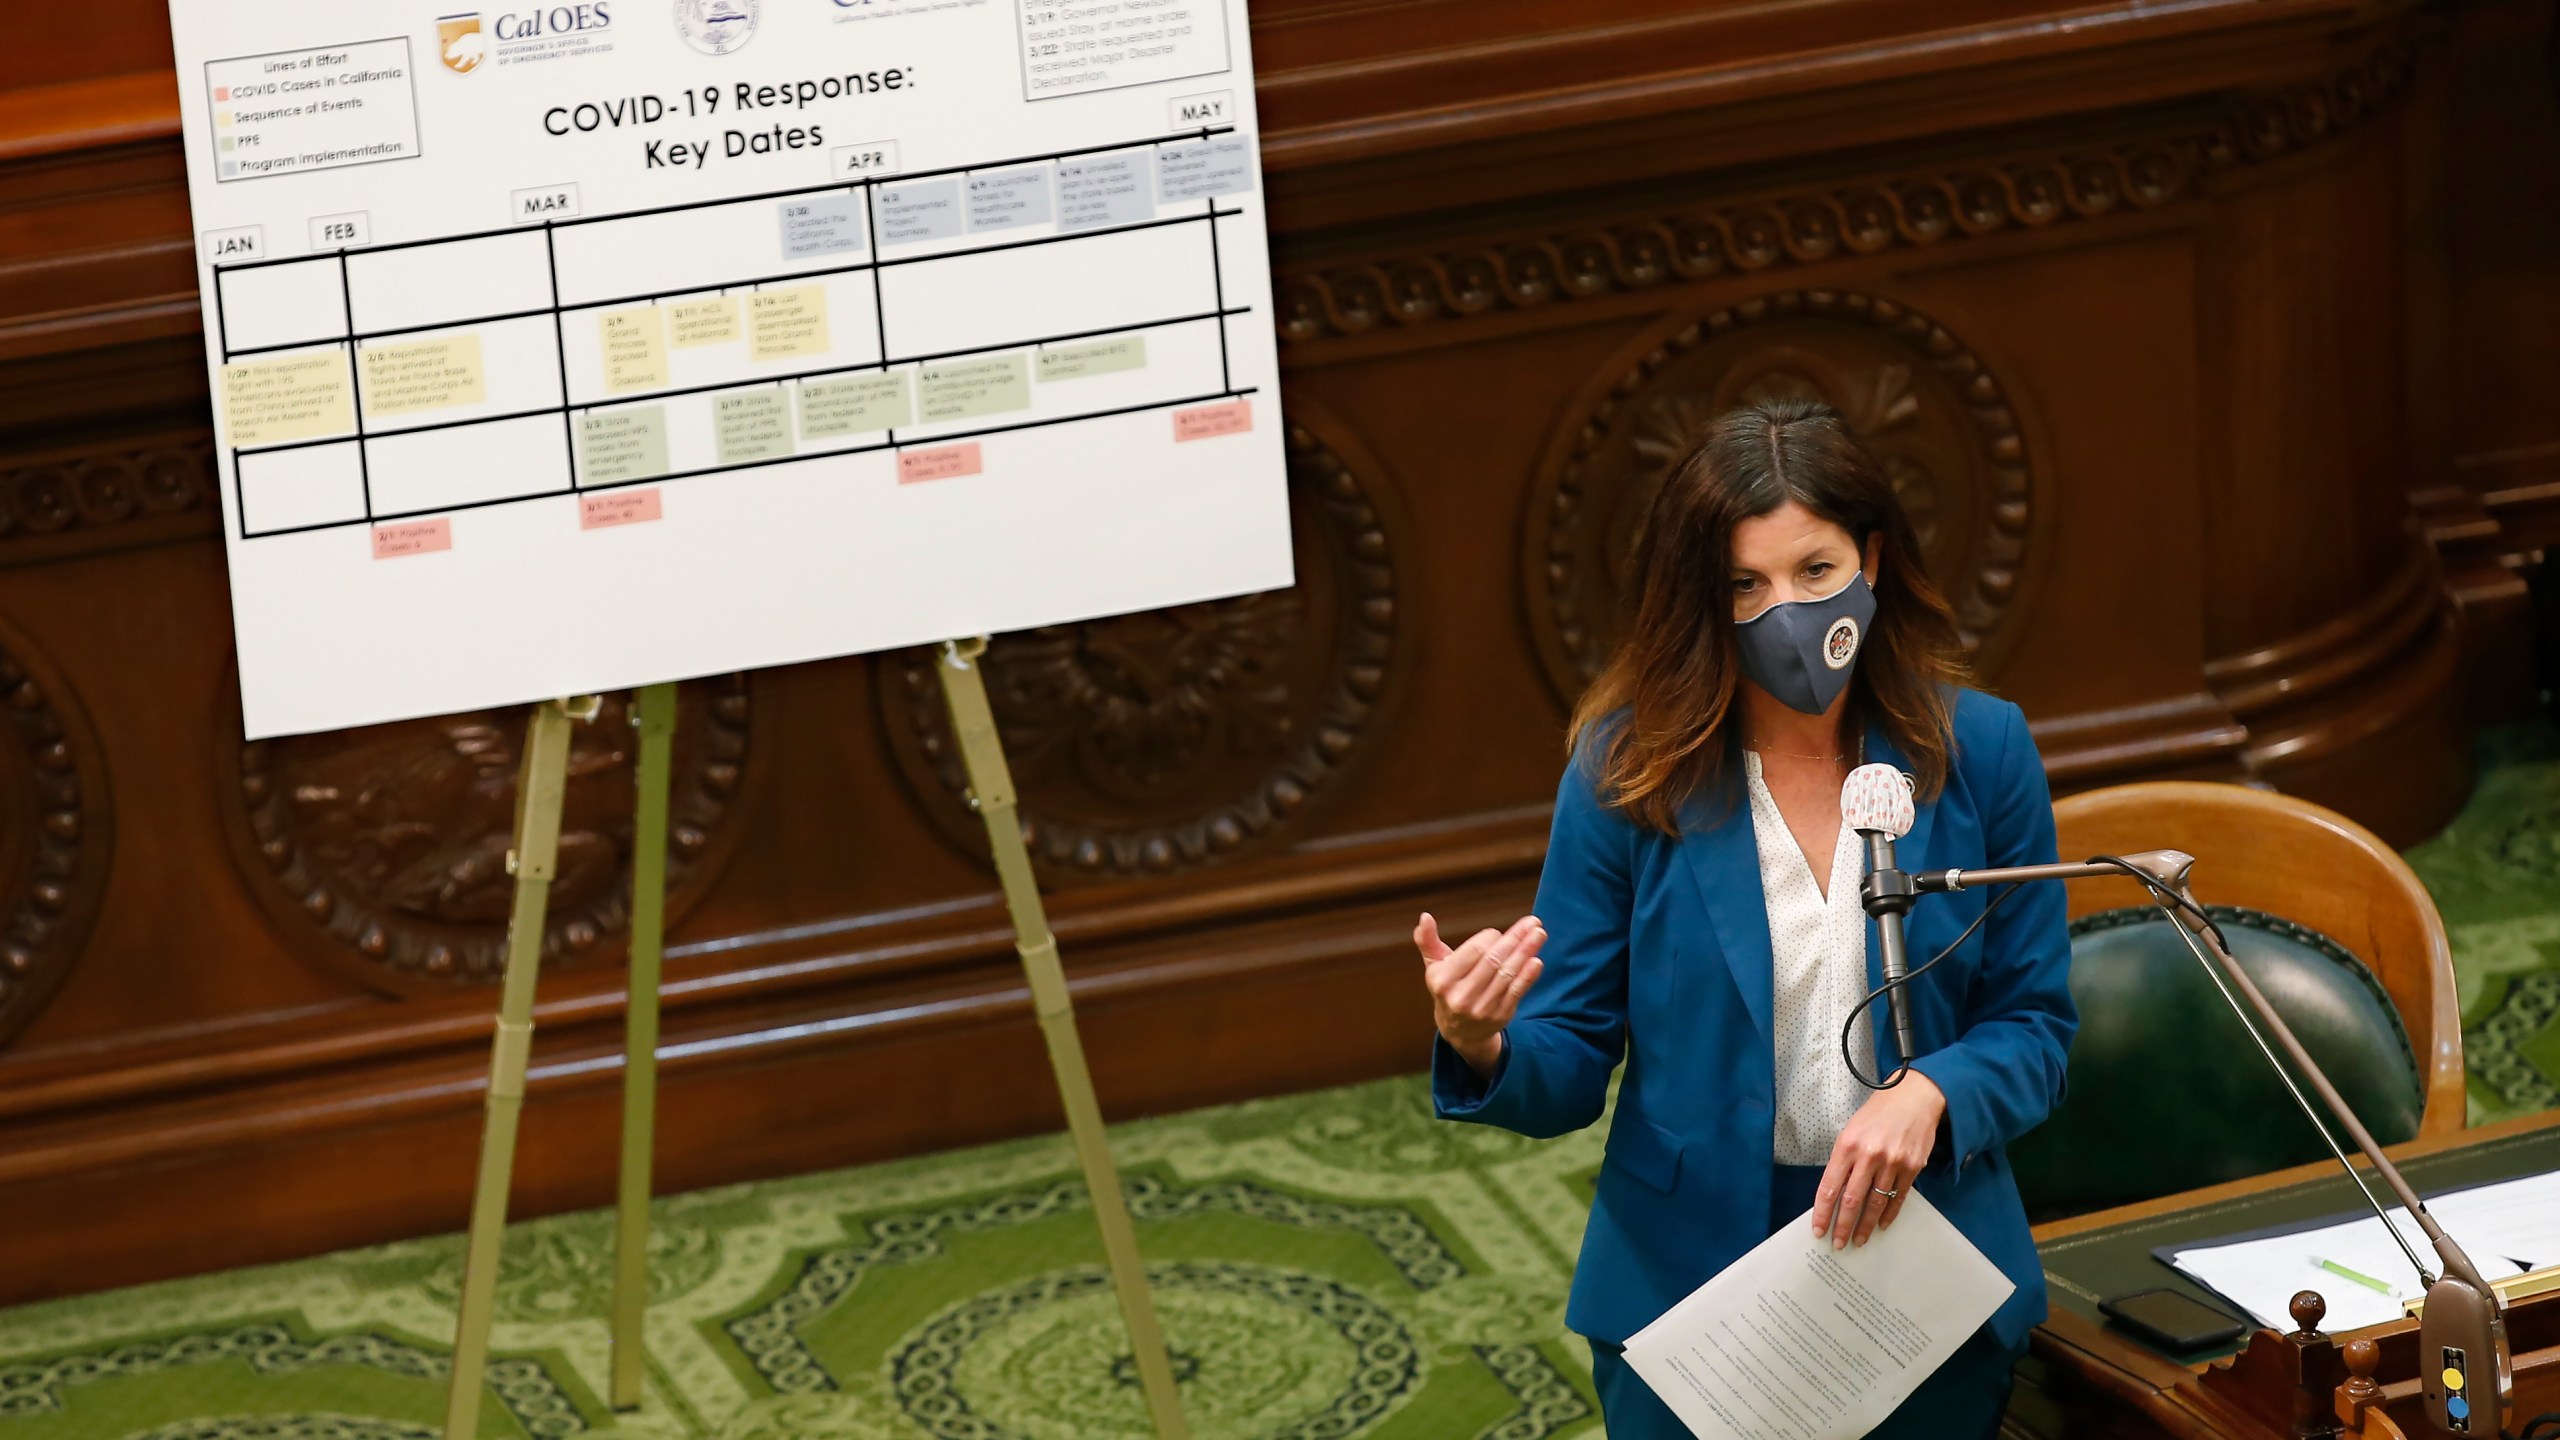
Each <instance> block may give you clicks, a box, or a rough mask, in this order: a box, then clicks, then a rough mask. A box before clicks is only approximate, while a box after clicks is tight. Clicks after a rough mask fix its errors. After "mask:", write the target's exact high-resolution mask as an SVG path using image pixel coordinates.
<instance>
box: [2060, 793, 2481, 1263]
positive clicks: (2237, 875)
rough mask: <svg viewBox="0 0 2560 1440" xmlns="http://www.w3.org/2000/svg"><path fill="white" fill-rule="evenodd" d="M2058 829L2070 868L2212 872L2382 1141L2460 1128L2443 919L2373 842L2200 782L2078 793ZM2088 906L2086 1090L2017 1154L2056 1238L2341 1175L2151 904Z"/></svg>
mask: <svg viewBox="0 0 2560 1440" xmlns="http://www.w3.org/2000/svg"><path fill="white" fill-rule="evenodd" d="M2054 823H2055V828H2056V830H2057V831H2058V832H2059V837H2060V842H2061V849H2062V853H2063V854H2064V855H2065V856H2067V857H2072V858H2078V857H2082V856H2088V855H2101V854H2116V855H2122V854H2131V853H2133V852H2136V851H2141V850H2153V849H2169V850H2183V851H2185V852H2187V853H2188V854H2190V855H2193V856H2195V857H2196V865H2195V869H2194V872H2193V874H2192V876H2191V883H2192V885H2193V887H2194V890H2195V894H2196V898H2197V899H2198V900H2199V901H2201V902H2203V903H2204V904H2205V905H2206V907H2207V908H2208V909H2209V910H2210V911H2211V912H2212V913H2213V914H2214V915H2215V916H2216V921H2217V923H2218V924H2220V925H2221V927H2222V929H2223V933H2224V935H2225V936H2226V937H2227V938H2228V940H2229V941H2230V944H2231V947H2232V951H2233V954H2234V956H2235V958H2237V959H2238V960H2239V962H2240V963H2241V965H2242V966H2243V967H2244V968H2245V969H2247V970H2248V972H2249V974H2250V976H2251V978H2252V979H2254V980H2255V981H2256V982H2257V983H2258V985H2259V986H2260V988H2261V989H2263V990H2265V991H2266V993H2267V996H2268V998H2269V1000H2270V1001H2271V1002H2272V1003H2273V1004H2274V1005H2275V1006H2276V1008H2277V1011H2278V1012H2279V1013H2280V1014H2282V1015H2283V1016H2284V1017H2285V1019H2286V1021H2287V1022H2288V1023H2289V1024H2290V1025H2292V1027H2293V1028H2294V1030H2295V1032H2296V1033H2297V1034H2298V1035H2299V1036H2300V1037H2301V1039H2302V1041H2303V1043H2304V1046H2305V1048H2306V1049H2308V1050H2309V1051H2310V1053H2311V1055H2312V1058H2314V1059H2315V1060H2317V1061H2318V1062H2319V1063H2320V1065H2321V1068H2322V1069H2323V1070H2324V1071H2326V1072H2327V1073H2328V1075H2329V1078H2330V1080H2331V1081H2332V1082H2333V1083H2335V1084H2336V1085H2337V1087H2338V1089H2339V1091H2340V1092H2341V1094H2343V1095H2344V1097H2345V1098H2346V1100H2347V1102H2348V1104H2349V1105H2350V1106H2352V1107H2353V1108H2354V1109H2355V1111H2356V1113H2357V1115H2358V1116H2359V1117H2360V1118H2361V1119H2362V1120H2363V1121H2364V1122H2365V1124H2366V1126H2367V1127H2368V1128H2369V1129H2371V1130H2372V1131H2373V1132H2374V1135H2375V1137H2376V1138H2377V1139H2379V1140H2381V1141H2382V1142H2383V1143H2384V1144H2393V1143H2396V1142H2399V1141H2403V1140H2408V1139H2410V1138H2412V1137H2414V1136H2417V1135H2422V1134H2424V1135H2437V1134H2444V1133H2448V1132H2451V1131H2457V1130H2459V1129H2461V1128H2462V1125H2463V1119H2464V1114H2463V1111H2464V1099H2465V1096H2464V1083H2463V1071H2462V1035H2461V1028H2460V1021H2459V1017H2458V1007H2457V1005H2456V1002H2455V999H2454V991H2453V959H2452V949H2451V946H2450V945H2449V944H2448V943H2447V942H2446V939H2445V933H2444V922H2443V920H2442V918H2441V917H2439V916H2438V915H2437V914H2436V909H2435V904H2434V901H2433V900H2432V899H2430V898H2429V897H2428V895H2427V892H2426V887H2425V886H2424V885H2422V884H2420V883H2419V881H2418V877H2417V875H2416V874H2415V873H2414V872H2412V871H2411V870H2410V869H2409V867H2408V864H2407V863H2406V862H2405V861H2403V860H2402V859H2401V858H2400V857H2399V855H2398V853H2397V852H2395V851H2393V850H2392V849H2391V848H2390V847H2389V846H2387V845H2385V844H2383V843H2382V841H2381V840H2380V839H2378V838H2377V837H2375V836H2374V835H2373V834H2372V832H2370V831H2368V830H2366V829H2365V828H2364V827H2362V826H2360V825H2358V824H2356V823H2355V822H2354V821H2352V820H2349V819H2347V818H2346V817H2345V816H2343V815H2340V814H2338V813H2337V812H2335V811H2333V810H2328V809H2325V808H2323V807H2321V806H2319V805H2315V804H2312V803H2310V802H2308V801H2304V800H2299V799H2296V798H2293V797H2291V796H2286V795H2278V794H2275V793H2272V792H2270V791H2264V790H2256V789H2251V788H2248V787H2244V786H2239V785H2222V784H2204V783H2197V782H2192V781H2160V782H2150V783H2145V784H2140V785H2122V786H2116V787H2112V788H2110V789H2104V790H2093V791H2086V792H2083V793H2081V794H2077V795H2071V796H2067V797H2065V798H2064V799H2063V800H2061V801H2060V802H2059V803H2057V804H2056V805H2055V806H2054ZM2069 905H2070V914H2071V915H2072V917H2073V922H2072V974H2071V988H2072V994H2073V996H2074V998H2075V999H2076V1000H2077V1001H2078V1002H2079V1007H2080V1033H2079V1036H2078V1038H2077V1039H2076V1040H2075V1042H2074V1044H2073V1046H2072V1053H2071V1058H2070V1071H2069V1079H2068V1088H2067V1090H2066V1093H2065V1095H2064V1098H2063V1102H2062V1105H2061V1107H2060V1108H2059V1109H2058V1110H2057V1111H2056V1112H2055V1113H2054V1114H2053V1116H2052V1117H2051V1118H2049V1119H2048V1120H2047V1121H2046V1122H2045V1124H2044V1125H2043V1126H2041V1127H2039V1128H2038V1129H2037V1130H2035V1131H2033V1132H2030V1133H2029V1134H2028V1135H2026V1136H2024V1137H2022V1138H2021V1139H2020V1140H2019V1141H2018V1142H2017V1143H2016V1144H2014V1145H2012V1146H2010V1147H2009V1154H2010V1159H2011V1161H2012V1162H2013V1163H2014V1165H2015V1166H2016V1169H2017V1174H2018V1181H2019V1188H2020V1189H2021V1191H2022V1192H2023V1193H2024V1195H2025V1197H2026V1201H2027V1208H2028V1213H2029V1214H2030V1215H2032V1216H2033V1217H2034V1218H2036V1219H2037V1220H2039V1221H2042V1220H2051V1219H2057V1218H2060V1217H2062V1216H2065V1215H2071V1214H2079V1213H2083V1212H2086V1211H2090V1210H2097V1209H2104V1208H2107V1207H2111V1206H2116V1205H2124V1204H2131V1203H2134V1202H2136V1201H2142V1200H2148V1199H2152V1198H2155V1197H2158V1196H2162V1195H2169V1194H2174V1193H2177V1192H2179V1191H2183V1190H2190V1189H2194V1188H2196V1187H2198V1186H2203V1185H2211V1184H2217V1183H2220V1182H2223V1181H2228V1180H2236V1179H2241V1178H2243V1177H2246V1176H2250V1175H2257V1174H2263V1173H2265V1172H2267V1171H2270V1170H2277V1169H2282V1168H2284V1167H2286V1166H2289V1165H2296V1164H2301V1163H2304V1162H2309V1161H2321V1160H2326V1159H2328V1158H2329V1152H2328V1148H2327V1146H2325V1145H2324V1144H2323V1143H2322V1142H2321V1139H2320V1137H2319V1134H2318V1133H2317V1132H2316V1131H2314V1130H2313V1129H2312V1127H2311V1122H2310V1121H2308V1120H2306V1119H2304V1118H2303V1116H2302V1113H2301V1111H2300V1110H2299V1109H2298V1108H2297V1107H2296V1106H2295V1104H2294V1103H2293V1099H2292V1097H2291V1096H2290V1095H2288V1094H2287V1093H2286V1092H2285V1089H2284V1086H2283V1084H2282V1082H2280V1081H2279V1080H2278V1079H2277V1078H2276V1076H2275V1074H2274V1073H2273V1071H2272V1070H2271V1069H2270V1068H2269V1066H2268V1064H2267V1059H2266V1057H2265V1056H2264V1055H2262V1054H2260V1053H2259V1051H2258V1048H2257V1046H2256V1045H2255V1044H2254V1043H2253V1042H2252V1041H2251V1040H2250V1039H2249V1036H2248V1032H2247V1031H2246V1030H2244V1029H2243V1028H2242V1027H2241V1024H2240V1020H2239V1018H2238V1017H2237V1016H2235V1015H2233V1014H2232V1013H2231V1007H2230V1005H2229V1003H2228V1002H2226V1001H2225V1000H2224V999H2223V997H2222V994H2221V992H2220V991H2219V990H2218V989H2217V988H2215V986H2214V985H2213V983H2212V981H2211V980H2210V979H2209V978H2208V977H2207V976H2206V974H2205V972H2204V971H2203V969H2202V968H2201V967H2200V966H2198V965H2197V964H2196V961H2195V958H2194V956H2193V955H2191V954H2189V953H2188V951H2187V948H2186V946H2185V945H2184V944H2182V943H2180V941H2179V939H2178V937H2177V935H2176V933H2175V931H2174V930H2173V929H2172V928H2171V926H2170V924H2169V922H2168V920H2167V919H2166V918H2165V917H2162V916H2161V915H2160V913H2159V911H2158V909H2157V908H2156V907H2154V906H2152V905H2150V904H2148V903H2147V897H2146V896H2145V895H2144V893H2143V892H2142V891H2141V890H2140V889H2139V888H2138V887H2136V886H2135V885H2133V884H2132V882H2130V881H2124V880H2101V881H2093V882H2086V883H2081V884H2075V885H2073V886H2072V887H2071V890H2070V900H2069ZM2279 1053H2281V1052H2279ZM2306 1093H2307V1091H2306ZM2311 1099H2312V1101H2313V1103H2314V1104H2315V1105H2317V1104H2318V1103H2319V1100H2318V1097H2317V1096H2316V1095H2314V1096H2312V1097H2311Z"/></svg>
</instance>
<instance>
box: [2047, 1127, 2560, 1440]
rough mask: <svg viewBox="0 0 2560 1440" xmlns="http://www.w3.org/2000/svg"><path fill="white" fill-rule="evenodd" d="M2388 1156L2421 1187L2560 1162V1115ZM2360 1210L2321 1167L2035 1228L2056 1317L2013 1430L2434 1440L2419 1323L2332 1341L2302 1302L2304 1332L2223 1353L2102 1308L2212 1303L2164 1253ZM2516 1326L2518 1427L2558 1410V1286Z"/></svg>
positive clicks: (2451, 1185)
mask: <svg viewBox="0 0 2560 1440" xmlns="http://www.w3.org/2000/svg"><path fill="white" fill-rule="evenodd" d="M2390 1154H2391V1158H2392V1160H2393V1161H2394V1162H2395V1163H2397V1164H2398V1165H2399V1166H2400V1167H2401V1169H2402V1170H2403V1171H2404V1172H2405V1173H2406V1174H2407V1175H2408V1177H2409V1183H2410V1184H2411V1185H2413V1186H2415V1187H2417V1189H2418V1190H2419V1191H2420V1192H2421V1193H2428V1192H2435V1191H2442V1190H2448V1189H2458V1188H2461V1187H2463V1186H2466V1185H2474V1184H2483V1183H2486V1182H2488V1181H2492V1180H2503V1179H2509V1178H2513V1177H2515V1176H2519V1175H2531V1174H2536V1173H2539V1172H2542V1171H2548V1170H2560V1111H2553V1112H2550V1113H2546V1114H2542V1115H2534V1116H2527V1117H2525V1118H2523V1119H2520V1120H2513V1121H2508V1122H2506V1123H2504V1124H2501V1125H2496V1126H2492V1127H2488V1128H2485V1129H2480V1130H2472V1131H2465V1132H2462V1133H2459V1134H2455V1135H2447V1136H2439V1137H2436V1138H2433V1139H2427V1140H2417V1141H2412V1142H2411V1143H2409V1144H2407V1145H2404V1146H2395V1147H2393V1148H2392V1149H2391V1152H2390ZM2359 1206H2360V1202H2359V1201H2358V1199H2357V1197H2356V1194H2355V1190H2354V1188H2353V1187H2352V1186H2351V1185H2350V1184H2349V1183H2348V1181H2347V1179H2346V1177H2345V1176H2343V1175H2341V1174H2339V1173H2338V1168H2337V1165H2336V1164H2335V1163H2334V1162H2331V1161H2322V1162H2321V1163H2319V1164H2317V1165H2304V1166H2299V1167H2297V1168H2295V1169H2291V1170H2282V1171H2278V1172H2276V1173H2274V1174H2272V1175H2261V1176H2257V1177H2255V1178H2252V1179H2248V1180H2241V1181H2235V1182H2233V1183H2231V1184H2228V1185H2217V1186H2213V1187H2211V1188H2208V1189H2203V1190H2193V1191H2189V1192H2187V1193H2185V1194H2182V1195H2171V1196H2165V1197H2163V1198H2161V1199H2158V1200H2151V1201H2145V1202H2143V1203H2142V1204H2139V1205H2128V1206H2124V1207H2121V1208H2119V1209H2115V1210H2105V1211H2100V1212H2098V1213H2095V1214H2091V1215H2082V1216H2076V1217H2074V1218H2072V1219H2069V1220H2062V1221H2056V1222H2054V1223H2052V1224H2048V1225H2040V1226H2038V1227H2036V1244H2037V1248H2038V1249H2039V1250H2041V1251H2042V1252H2043V1255H2044V1264H2045V1279H2046V1282H2047V1284H2048V1285H2049V1286H2050V1288H2051V1290H2052V1295H2053V1310H2052V1314H2051V1316H2050V1318H2048V1319H2047V1320H2046V1321H2045V1323H2044V1324H2043V1325H2042V1326H2040V1327H2038V1328H2037V1330H2036V1333H2035V1337H2034V1341H2033V1344H2032V1346H2031V1347H2030V1350H2029V1353H2028V1356H2027V1358H2026V1359H2025V1360H2023V1361H2021V1362H2020V1364H2019V1367H2018V1388H2017V1391H2016V1393H2015V1395H2014V1396H2013V1397H2012V1399H2011V1401H2010V1404H2009V1414H2008V1418H2007V1420H2006V1422H2005V1423H2004V1424H2003V1426H2002V1433H2003V1434H2004V1435H2008V1436H2020V1437H2026V1436H2032V1437H2039V1440H2045V1437H2050V1440H2061V1437H2071V1440H2081V1437H2096V1436H2108V1437H2115V1436H2124V1437H2134V1436H2176V1437H2182V1440H2211V1437H2223V1436H2231V1437H2247V1440H2326V1437H2342V1440H2399V1437H2403V1436H2407V1437H2412V1440H2416V1437H2428V1436H2433V1435H2435V1434H2436V1433H2438V1432H2436V1431H2434V1430H2433V1429H2431V1428H2430V1427H2429V1426H2428V1424H2427V1422H2426V1420H2425V1418H2424V1416H2423V1415H2422V1414H2421V1411H2420V1407H2419V1400H2418V1364H2419V1356H2418V1322H2417V1321H2416V1320H2414V1319H2410V1320H2402V1321H2397V1322H2394V1323H2392V1324H2389V1325H2376V1326H2372V1327H2369V1328H2367V1329H2363V1330H2356V1331H2350V1332H2347V1333H2344V1334H2338V1335H2331V1334H2327V1333H2324V1332H2322V1331H2321V1330H2320V1329H2319V1322H2320V1317H2321V1314H2322V1311H2323V1310H2324V1308H2325V1307H2324V1306H2323V1305H2321V1304H2318V1303H2314V1302H2310V1301H2298V1302H2297V1305H2296V1308H2295V1312H2294V1318H2295V1323H2296V1326H2297V1327H2298V1328H2297V1329H2295V1330H2294V1331H2293V1332H2291V1333H2287V1334H2278V1333H2277V1332H2275V1331H2273V1330H2260V1331H2258V1332H2256V1333H2255V1334H2253V1335H2251V1336H2249V1337H2248V1339H2247V1341H2246V1344H2245V1348H2241V1349H2239V1350H2238V1351H2237V1352H2236V1353H2235V1352H2234V1351H2233V1350H2232V1349H2231V1348H2230V1347H2224V1348H2223V1349H2220V1350H2216V1351H2205V1352H2198V1353H2194V1354H2183V1355H2170V1354H2163V1353H2162V1352H2160V1351H2158V1350H2154V1349H2152V1348H2151V1347H2150V1346H2148V1345H2146V1344H2144V1343H2143V1342H2141V1341H2140V1340H2137V1339H2135V1338H2133V1337H2132V1336H2131V1335H2128V1334H2126V1333H2125V1332H2124V1331H2122V1330H2119V1329H2117V1328H2115V1327H2114V1326H2111V1325H2108V1324H2107V1323H2105V1321H2104V1319H2103V1318H2102V1317H2101V1316H2100V1315H2099V1314H2098V1310H2097V1305H2098V1302H2099V1301H2100V1300H2103V1299H2107V1298H2110V1297H2113V1296H2116V1295H2122V1294H2126V1293H2129V1292H2131V1291H2135V1290H2142V1289H2148V1288H2151V1287H2153V1286H2167V1287H2169V1288H2172V1289H2176V1290H2179V1291H2182V1292H2184V1293H2188V1294H2192V1295H2197V1296H2199V1297H2201V1296H2202V1294H2203V1292H2201V1291H2200V1290H2198V1289H2196V1287H2195V1286H2193V1285H2192V1284H2190V1283H2189V1282H2188V1281H2187V1280H2186V1279H2185V1278H2184V1277H2182V1276H2180V1275H2178V1274H2176V1273H2175V1272H2174V1271H2172V1270H2170V1269H2169V1268H2168V1267H2167V1266H2165V1265H2162V1264H2160V1263H2159V1262H2158V1261H2157V1260H2155V1259H2153V1258H2152V1253H2151V1252H2152V1251H2153V1249H2154V1248H2156V1247H2158V1246H2162V1245H2186V1244H2195V1243H2202V1242H2205V1241H2208V1240H2212V1239H2215V1238H2217V1237H2220V1236H2224V1235H2230V1234H2235V1233H2239V1232H2242V1231H2247V1230H2253V1229H2256V1228H2259V1227H2262V1226H2269V1225H2280V1224H2285V1223H2287V1222H2291V1221H2300V1220H2309V1219H2314V1218H2318V1217H2322V1216H2328V1215H2345V1214H2348V1213H2351V1212H2352V1211H2354V1210H2356V1209H2358V1208H2359ZM2455 1238H2456V1239H2460V1238H2461V1237H2460V1236H2458V1235H2457V1236H2456V1237H2455ZM2314 1288H2315V1289H2316V1287H2314ZM2507 1330H2508V1340H2509V1343H2510V1346H2511V1347H2512V1349H2513V1351H2514V1355H2515V1400H2514V1403H2513V1404H2512V1405H2510V1406H2509V1408H2508V1419H2509V1425H2510V1427H2511V1428H2512V1427H2515V1426H2519V1425H2521V1423H2522V1422H2523V1420H2525V1419H2527V1418H2530V1417H2531V1416H2533V1415H2535V1414H2538V1413H2540V1412H2543V1411H2547V1410H2560V1293H2549V1294H2542V1295H2536V1296H2532V1297H2529V1298H2525V1299H2520V1300H2516V1301H2514V1302H2512V1303H2511V1304H2510V1306H2509V1308H2508V1311H2507Z"/></svg>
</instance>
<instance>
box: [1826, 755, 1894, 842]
mask: <svg viewBox="0 0 2560 1440" xmlns="http://www.w3.org/2000/svg"><path fill="white" fill-rule="evenodd" d="M1840 823H1841V824H1843V825H1846V826H1848V827H1849V828H1850V829H1852V830H1862V831H1869V832H1881V833H1883V834H1886V835H1890V836H1892V837H1893V838H1895V839H1897V840H1899V839H1901V838H1902V837H1903V836H1905V835H1908V834H1910V833H1911V777H1910V776H1908V775H1905V774H1903V773H1902V772H1901V771H1899V770H1896V769H1894V768H1893V767H1892V766H1890V765H1861V766H1859V767H1858V768H1857V769H1855V770H1852V771H1850V772H1849V778H1848V779H1847V780H1845V781H1842V782H1841V785H1840Z"/></svg>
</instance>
